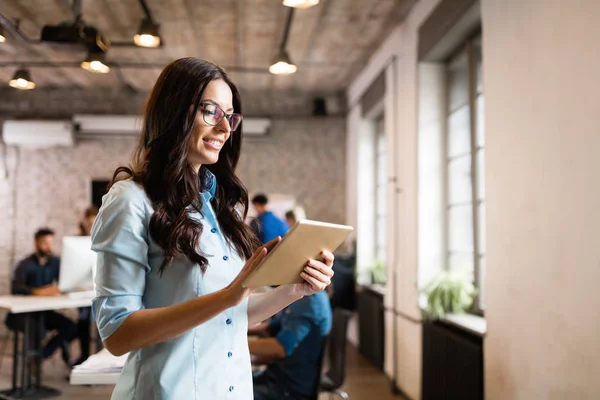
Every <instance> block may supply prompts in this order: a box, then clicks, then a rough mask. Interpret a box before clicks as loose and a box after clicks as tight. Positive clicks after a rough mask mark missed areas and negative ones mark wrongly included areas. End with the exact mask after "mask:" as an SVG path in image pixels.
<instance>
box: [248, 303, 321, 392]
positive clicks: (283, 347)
mask: <svg viewBox="0 0 600 400" xmlns="http://www.w3.org/2000/svg"><path fill="white" fill-rule="evenodd" d="M331 319H332V315H331V306H330V304H329V297H327V293H325V292H318V293H315V294H313V295H311V296H305V297H303V298H302V299H300V300H298V301H296V302H294V303H292V304H290V305H289V306H287V307H286V308H285V309H283V310H282V311H280V312H279V313H278V314H277V315H275V316H274V317H273V318H271V320H270V321H268V322H263V323H262V324H260V325H259V326H257V327H253V328H251V329H250V333H251V334H253V333H254V334H259V335H260V334H261V333H262V334H263V335H264V336H269V337H262V338H250V339H249V340H248V347H249V348H250V354H251V355H252V357H253V359H254V360H255V363H262V364H267V369H266V370H265V371H264V373H263V374H261V375H258V376H256V377H255V379H254V400H280V399H290V400H305V399H310V398H311V397H312V396H313V394H314V393H315V392H316V387H317V385H318V383H319V379H320V375H321V371H320V367H321V357H322V352H323V346H324V344H325V338H326V337H327V335H328V334H329V331H330V330H331Z"/></svg>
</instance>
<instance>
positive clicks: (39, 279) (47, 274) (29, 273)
mask: <svg viewBox="0 0 600 400" xmlns="http://www.w3.org/2000/svg"><path fill="white" fill-rule="evenodd" d="M34 245H35V252H34V253H33V254H31V255H30V256H28V257H26V258H24V259H23V260H22V261H20V262H19V263H18V264H17V267H16V268H15V271H14V276H13V279H12V282H11V293H12V294H20V295H32V296H58V295H59V294H60V291H59V290H58V286H57V285H56V282H57V281H58V274H59V265H60V260H59V258H58V257H56V256H54V255H53V254H52V250H53V246H54V232H53V231H52V230H50V229H48V228H43V229H40V230H38V231H37V232H36V233H35V235H34ZM41 301H43V300H41ZM20 317H21V316H20V315H16V314H8V316H7V318H6V325H7V326H8V328H9V329H10V330H13V331H22V330H23V320H22V318H20ZM44 328H45V329H46V330H48V331H51V330H55V331H56V334H55V335H54V336H53V337H52V338H51V339H50V340H49V341H48V343H47V344H46V346H45V347H44V349H43V351H42V356H43V358H44V359H47V358H49V357H50V356H52V354H53V353H54V352H55V351H56V350H57V349H58V348H61V349H62V359H63V361H64V362H65V363H66V364H67V366H70V351H69V343H70V342H71V341H72V340H73V339H75V337H76V336H77V330H76V327H75V323H74V322H73V321H71V320H70V319H69V318H67V317H65V316H64V315H62V314H60V313H57V312H55V311H44Z"/></svg>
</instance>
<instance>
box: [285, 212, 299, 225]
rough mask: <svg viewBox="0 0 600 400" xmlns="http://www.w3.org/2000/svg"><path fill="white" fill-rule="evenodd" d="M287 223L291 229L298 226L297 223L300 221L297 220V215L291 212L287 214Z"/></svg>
mask: <svg viewBox="0 0 600 400" xmlns="http://www.w3.org/2000/svg"><path fill="white" fill-rule="evenodd" d="M285 222H287V224H288V226H289V227H290V228H291V227H292V226H294V225H296V222H298V220H297V219H296V213H295V212H294V211H293V210H289V211H288V212H286V213H285Z"/></svg>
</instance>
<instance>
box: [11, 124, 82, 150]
mask: <svg viewBox="0 0 600 400" xmlns="http://www.w3.org/2000/svg"><path fill="white" fill-rule="evenodd" d="M2 138H3V140H4V143H6V144H7V145H9V146H19V147H27V148H38V149H39V148H48V147H57V146H73V145H74V138H73V124H72V122H71V121H45V120H17V121H12V120H8V121H4V125H3V128H2Z"/></svg>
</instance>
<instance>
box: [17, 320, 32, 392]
mask: <svg viewBox="0 0 600 400" xmlns="http://www.w3.org/2000/svg"><path fill="white" fill-rule="evenodd" d="M23 319H24V320H25V321H24V329H23V341H22V343H21V387H20V389H21V392H24V391H25V390H26V389H27V375H29V368H28V367H29V357H28V354H27V352H28V350H29V344H30V343H31V338H30V335H31V313H27V314H23Z"/></svg>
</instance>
